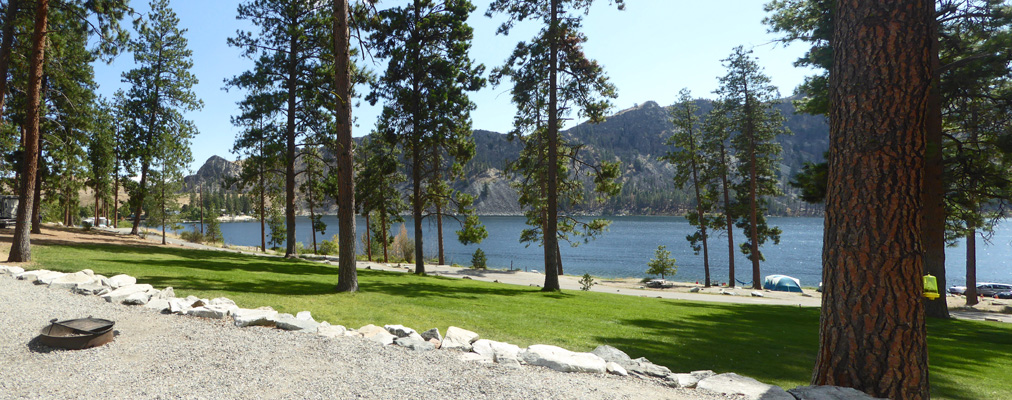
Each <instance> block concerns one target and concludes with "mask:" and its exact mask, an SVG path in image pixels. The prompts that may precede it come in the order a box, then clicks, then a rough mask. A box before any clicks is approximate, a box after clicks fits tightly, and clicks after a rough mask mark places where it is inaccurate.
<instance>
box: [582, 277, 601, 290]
mask: <svg viewBox="0 0 1012 400" xmlns="http://www.w3.org/2000/svg"><path fill="white" fill-rule="evenodd" d="M596 284H597V282H594V277H592V276H590V274H583V278H580V290H582V291H584V292H586V291H589V290H590V287H591V286H594V285H596Z"/></svg>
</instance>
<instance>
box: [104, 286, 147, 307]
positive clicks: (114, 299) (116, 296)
mask: <svg viewBox="0 0 1012 400" xmlns="http://www.w3.org/2000/svg"><path fill="white" fill-rule="evenodd" d="M151 289H154V288H153V287H151V285H148V284H146V283H141V284H134V285H127V286H122V287H120V288H119V289H116V290H113V291H111V292H109V293H106V294H104V295H102V298H103V299H105V301H108V302H110V303H119V302H122V301H123V300H126V298H127V297H130V295H132V294H134V293H143V292H147V291H148V290H151Z"/></svg>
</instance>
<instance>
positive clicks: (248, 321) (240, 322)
mask: <svg viewBox="0 0 1012 400" xmlns="http://www.w3.org/2000/svg"><path fill="white" fill-rule="evenodd" d="M277 316H278V312H277V311H274V310H247V309H245V308H240V309H238V310H234V311H232V320H233V321H235V326H238V327H240V328H243V327H247V326H274V321H273V320H272V318H274V317H277Z"/></svg>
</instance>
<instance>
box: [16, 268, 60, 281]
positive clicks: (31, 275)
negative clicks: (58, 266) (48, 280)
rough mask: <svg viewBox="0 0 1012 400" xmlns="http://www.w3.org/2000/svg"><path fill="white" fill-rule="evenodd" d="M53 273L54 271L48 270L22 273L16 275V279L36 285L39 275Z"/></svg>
mask: <svg viewBox="0 0 1012 400" xmlns="http://www.w3.org/2000/svg"><path fill="white" fill-rule="evenodd" d="M52 272H53V271H50V270H48V269H36V270H31V271H22V272H21V273H19V274H16V275H14V277H15V278H18V279H19V280H22V281H29V282H32V283H35V281H37V280H39V275H44V274H49V273H52Z"/></svg>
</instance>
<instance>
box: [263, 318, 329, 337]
mask: <svg viewBox="0 0 1012 400" xmlns="http://www.w3.org/2000/svg"><path fill="white" fill-rule="evenodd" d="M271 320H272V321H274V326H276V327H278V328H279V329H284V330H286V331H296V332H305V333H316V330H317V329H319V327H320V323H319V322H316V321H307V320H304V319H298V318H295V316H293V315H292V314H278V315H276V316H275V317H273V318H271Z"/></svg>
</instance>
